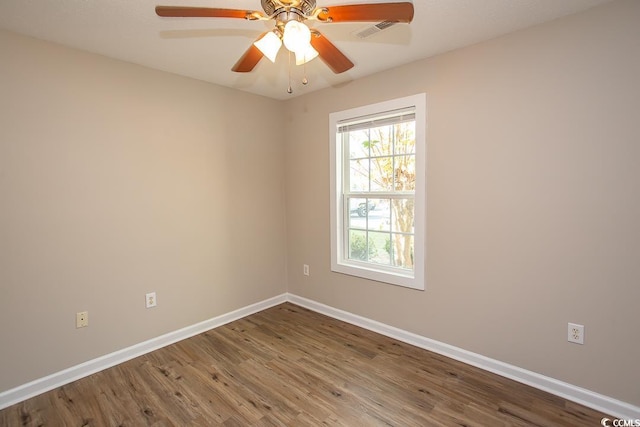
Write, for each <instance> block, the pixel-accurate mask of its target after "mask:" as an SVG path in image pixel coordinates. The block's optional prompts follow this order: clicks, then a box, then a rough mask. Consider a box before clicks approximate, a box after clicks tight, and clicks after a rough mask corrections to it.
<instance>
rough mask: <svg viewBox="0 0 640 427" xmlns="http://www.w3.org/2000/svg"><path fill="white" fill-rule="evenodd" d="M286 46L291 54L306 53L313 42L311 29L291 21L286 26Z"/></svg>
mask: <svg viewBox="0 0 640 427" xmlns="http://www.w3.org/2000/svg"><path fill="white" fill-rule="evenodd" d="M282 39H283V41H284V45H285V46H286V48H287V49H289V50H290V51H291V52H301V53H302V52H304V51H306V50H307V49H308V46H309V45H310V42H311V31H310V30H309V27H307V26H306V25H304V24H302V23H300V22H298V21H289V22H287V24H286V25H285V26H284V36H283V38H282Z"/></svg>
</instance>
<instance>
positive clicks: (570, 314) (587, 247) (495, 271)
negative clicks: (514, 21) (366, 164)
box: [286, 0, 640, 405]
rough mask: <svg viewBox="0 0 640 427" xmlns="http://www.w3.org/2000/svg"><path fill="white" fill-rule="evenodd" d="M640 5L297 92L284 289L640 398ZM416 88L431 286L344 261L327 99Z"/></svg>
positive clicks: (359, 98) (362, 99)
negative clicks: (574, 329)
mask: <svg viewBox="0 0 640 427" xmlns="http://www.w3.org/2000/svg"><path fill="white" fill-rule="evenodd" d="M639 23H640V1H634V0H630V1H621V2H614V3H610V4H607V5H604V6H602V7H599V8H596V9H592V10H590V11H587V12H585V13H582V14H579V15H574V16H571V17H566V18H563V19H560V20H557V21H554V22H551V23H548V24H545V25H541V26H538V27H534V28H531V29H528V30H525V31H520V32H517V33H513V34H511V35H507V36H504V37H501V38H498V39H495V40H492V41H489V42H485V43H481V44H478V45H475V46H472V47H469V48H465V49H461V50H457V51H454V52H451V53H448V54H444V55H440V56H438V57H435V58H433V59H430V60H424V61H420V62H416V63H413V64H410V65H407V66H403V67H400V68H397V69H394V70H391V71H388V72H384V73H381V74H377V75H374V76H371V77H368V78H364V79H361V80H358V81H354V82H352V83H350V84H346V85H343V86H341V87H339V88H335V89H330V90H325V91H320V92H317V93H311V94H309V95H307V96H304V97H300V98H296V99H294V100H291V101H289V102H288V105H287V107H288V109H287V110H288V121H289V128H288V130H289V138H288V141H287V148H286V154H287V157H286V168H287V173H286V178H287V179H286V182H287V188H286V194H287V230H288V233H287V235H288V238H287V242H288V243H287V248H288V257H287V262H288V265H289V268H288V288H289V292H292V293H294V294H297V295H300V296H303V297H307V298H310V299H313V300H316V301H319V302H322V303H325V304H328V305H330V306H333V307H337V308H340V309H344V310H347V311H349V312H352V313H356V314H359V315H362V316H365V317H368V318H371V319H375V320H378V321H380V322H384V323H387V324H390V325H393V326H396V327H399V328H402V329H405V330H409V331H412V332H415V333H417V334H420V335H423V336H426V337H429V338H433V339H436V340H439V341H442V342H445V343H448V344H452V345H454V346H458V347H461V348H463V349H466V350H470V351H473V352H477V353H480V354H483V355H486V356H488V357H491V358H495V359H498V360H501V361H504V362H507V363H511V364H514V365H517V366H520V367H522V368H525V369H528V370H531V371H535V372H538V373H541V374H544V375H547V376H551V377H554V378H557V379H560V380H562V381H566V382H569V383H572V384H575V385H578V386H582V387H585V388H588V389H591V390H594V391H596V392H600V393H603V394H605V395H609V396H612V397H615V398H618V399H621V400H624V401H627V402H630V403H632V404H635V405H639V404H640V369H638V354H640V339H639V338H640V335H639V334H638V332H637V331H638V330H639V328H640V316H639V315H638V302H639V301H640V190H639V184H640V166H639V165H640V163H639V162H640V125H639V123H638V121H639V120H640V84H639V81H640V80H639V76H640V54H639V52H640V25H639ZM419 92H426V93H427V104H428V107H427V108H428V119H429V120H428V141H427V144H428V161H427V162H428V171H427V180H428V185H427V205H428V208H427V224H428V225H427V230H428V237H427V278H428V279H427V283H426V291H424V292H421V291H415V290H409V289H404V288H400V287H396V286H390V285H385V284H381V283H376V282H370V281H366V280H361V279H357V278H354V277H350V276H346V275H341V274H337V273H331V272H330V247H329V208H328V206H329V158H328V153H329V146H328V141H329V136H328V115H329V113H330V112H334V111H340V110H343V109H347V108H351V107H356V106H360V105H364V104H368V103H373V102H378V101H382V100H386V99H391V98H395V97H400V96H406V95H410V94H414V93H419ZM303 263H307V264H309V265H310V267H311V276H310V277H304V276H303V275H302V264H303ZM567 322H577V323H581V324H584V325H585V327H586V333H585V337H586V342H585V345H584V346H579V345H575V344H569V343H567V339H566V338H567Z"/></svg>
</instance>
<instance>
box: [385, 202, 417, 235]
mask: <svg viewBox="0 0 640 427" xmlns="http://www.w3.org/2000/svg"><path fill="white" fill-rule="evenodd" d="M414 204H415V203H414V200H413V198H407V199H393V200H392V201H391V230H392V231H394V232H396V233H413V225H414V215H413V214H414Z"/></svg>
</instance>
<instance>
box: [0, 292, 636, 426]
mask: <svg viewBox="0 0 640 427" xmlns="http://www.w3.org/2000/svg"><path fill="white" fill-rule="evenodd" d="M285 301H289V302H291V303H293V304H296V305H299V306H301V307H305V308H308V309H310V310H313V311H316V312H318V313H322V314H325V315H327V316H329V317H333V318H335V319H338V320H342V321H344V322H347V323H351V324H353V325H356V326H360V327H362V328H365V329H368V330H370V331H374V332H377V333H379V334H382V335H385V336H388V337H391V338H394V339H397V340H399V341H402V342H406V343H407V344H411V345H414V346H416V347H420V348H423V349H425V350H429V351H433V352H434V353H438V354H441V355H443V356H447V357H450V358H452V359H455V360H458V361H460V362H463V363H467V364H469V365H472V366H476V367H478V368H480V369H484V370H486V371H489V372H493V373H495V374H498V375H500V376H503V377H506V378H509V379H512V380H515V381H518V382H521V383H523V384H527V385H530V386H532V387H535V388H538V389H540V390H544V391H546V392H549V393H552V394H554V395H557V396H560V397H563V398H565V399H567V400H571V401H573V402H577V403H580V404H582V405H585V406H587V407H590V408H593V409H596V410H598V411H601V412H604V413H605V414H608V415H611V416H614V417H618V418H620V419H631V420H637V419H640V407H637V406H634V405H631V404H629V403H626V402H622V401H620V400H617V399H613V398H611V397H608V396H605V395H602V394H599V393H595V392H593V391H590V390H587V389H584V388H581V387H577V386H574V385H572V384H568V383H565V382H562V381H559V380H556V379H554V378H550V377H547V376H544V375H541V374H538V373H535V372H531V371H527V370H526V369H522V368H519V367H517V366H513V365H509V364H508V363H504V362H500V361H499V360H495V359H491V358H488V357H485V356H482V355H480V354H477V353H472V352H470V351H467V350H463V349H461V348H458V347H454V346H452V345H449V344H445V343H442V342H439V341H435V340H432V339H429V338H426V337H423V336H420V335H417V334H414V333H412V332H407V331H404V330H402V329H398V328H395V327H393V326H389V325H386V324H384V323H380V322H377V321H375V320H371V319H367V318H365V317H362V316H358V315H356V314H353V313H349V312H347V311H343V310H340V309H337V308H333V307H330V306H328V305H325V304H321V303H319V302H316V301H313V300H310V299H307V298H303V297H299V296H297V295H294V294H282V295H278V296H276V297H273V298H269V299H266V300H264V301H261V302H258V303H255V304H252V305H249V306H247V307H243V308H240V309H238V310H234V311H232V312H230V313H227V314H223V315H220V316H217V317H214V318H212V319H209V320H205V321H203V322H200V323H196V324H194V325H191V326H187V327H185V328H182V329H179V330H177V331H174V332H170V333H168V334H165V335H161V336H159V337H156V338H152V339H150V340H148V341H144V342H141V343H139V344H136V345H133V346H131V347H127V348H124V349H122V350H118V351H116V352H113V353H110V354H107V355H104V356H101V357H98V358H96V359H93V360H89V361H87V362H84V363H81V364H79V365H76V366H72V367H70V368H68V369H65V370H63V371H60V372H56V373H54V374H51V375H48V376H46V377H43V378H39V379H37V380H34V381H31V382H29V383H27V384H24V385H21V386H18V387H16V388H13V389H10V390H7V391H4V392H2V393H0V409H4V408H6V407H9V406H11V405H14V404H16V403H19V402H22V401H23V400H26V399H29V398H31V397H34V396H37V395H39V394H42V393H44V392H47V391H49V390H52V389H54V388H56V387H60V386H63V385H65V384H68V383H70V382H73V381H76V380H79V379H80V378H83V377H86V376H88V375H91V374H94V373H96V372H99V371H102V370H104V369H107V368H110V367H112V366H115V365H117V364H119V363H123V362H126V361H127V360H131V359H133V358H135V357H138V356H141V355H143V354H146V353H149V352H152V351H154V350H157V349H159V348H162V347H165V346H167V345H170V344H173V343H175V342H178V341H181V340H183V339H186V338H189V337H192V336H194V335H197V334H200V333H202V332H206V331H208V330H210V329H213V328H217V327H218V326H222V325H224V324H227V323H229V322H232V321H234V320H237V319H241V318H243V317H246V316H249V315H250V314H253V313H257V312H258V311H262V310H265V309H267V308H269V307H273V306H275V305H278V304H281V303H283V302H285Z"/></svg>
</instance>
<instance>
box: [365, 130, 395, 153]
mask: <svg viewBox="0 0 640 427" xmlns="http://www.w3.org/2000/svg"><path fill="white" fill-rule="evenodd" d="M370 135H371V156H390V155H392V154H393V144H392V141H393V126H381V127H376V128H372V129H371V133H370Z"/></svg>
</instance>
